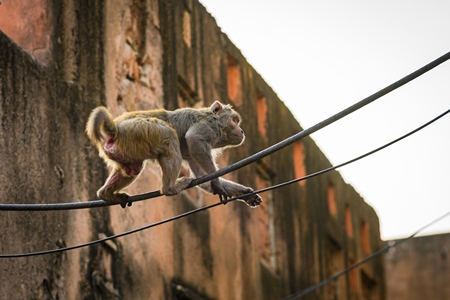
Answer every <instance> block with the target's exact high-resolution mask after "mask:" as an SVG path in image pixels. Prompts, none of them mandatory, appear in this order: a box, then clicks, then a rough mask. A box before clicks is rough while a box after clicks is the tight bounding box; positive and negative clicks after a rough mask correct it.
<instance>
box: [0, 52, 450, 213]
mask: <svg viewBox="0 0 450 300" xmlns="http://www.w3.org/2000/svg"><path fill="white" fill-rule="evenodd" d="M449 59H450V52H448V53H446V54H444V55H443V56H441V57H439V58H437V59H435V60H434V61H432V62H430V63H429V64H427V65H425V66H423V67H422V68H420V69H418V70H416V71H415V72H413V73H411V74H409V75H407V76H405V77H403V78H402V79H400V80H398V81H396V82H394V83H393V84H391V85H389V86H387V87H385V88H383V89H381V90H380V91H378V92H376V93H375V94H373V95H371V96H369V97H367V98H365V99H363V100H361V101H359V102H357V103H355V104H353V105H351V106H349V107H348V108H346V109H344V110H342V111H341V112H339V113H337V114H335V115H333V116H331V117H329V118H328V119H325V120H323V121H322V122H319V123H317V124H316V125H314V126H312V127H310V128H308V129H305V130H303V131H301V132H299V133H297V134H295V135H293V136H291V137H289V138H287V139H285V140H283V141H281V142H279V143H277V144H275V145H272V146H270V147H268V148H266V149H264V150H262V151H260V152H258V153H256V154H253V155H251V156H249V157H247V158H245V159H243V160H241V161H238V162H236V163H233V164H231V165H229V166H228V167H225V168H223V169H220V170H217V171H215V172H213V173H210V174H208V175H205V176H203V177H201V178H196V179H195V180H194V181H193V182H192V183H191V185H190V186H189V187H193V186H196V185H199V184H201V183H204V182H207V181H210V180H212V179H214V178H217V177H220V176H223V175H225V174H228V173H230V172H232V171H235V170H237V169H240V168H242V167H244V166H246V165H249V164H250V163H253V162H255V161H257V160H259V159H261V158H263V157H266V156H268V155H270V154H272V153H274V152H276V151H278V150H280V149H283V148H285V147H287V146H289V145H291V144H293V143H295V142H296V141H299V140H300V139H302V138H304V137H307V136H309V135H311V134H312V133H314V132H316V131H318V130H320V129H322V128H324V127H326V126H328V125H330V124H332V123H334V122H336V121H338V120H340V119H342V118H344V117H346V116H347V115H349V114H351V113H353V112H355V111H356V110H358V109H360V108H362V107H364V106H366V105H368V104H370V103H372V102H373V101H375V100H377V99H378V98H380V97H382V96H384V95H386V94H388V93H390V92H392V91H394V90H396V89H397V88H399V87H401V86H403V85H405V84H407V83H408V82H410V81H412V80H414V79H416V78H417V77H419V76H421V75H423V74H424V73H426V72H428V71H430V70H432V69H434V68H435V67H437V66H439V65H440V64H442V63H444V62H445V61H447V60H449ZM159 196H162V194H161V193H160V192H159V191H152V192H149V193H144V194H139V195H134V196H131V197H130V198H129V200H128V201H129V203H132V202H136V201H142V200H145V199H150V198H155V197H159ZM109 205H112V204H108V203H106V202H105V201H103V200H95V201H88V202H71V203H52V204H0V210H8V211H13V210H14V211H22V210H27V211H31V210H68V209H82V208H93V207H103V206H109Z"/></svg>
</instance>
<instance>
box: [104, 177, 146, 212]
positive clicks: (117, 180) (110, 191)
mask: <svg viewBox="0 0 450 300" xmlns="http://www.w3.org/2000/svg"><path fill="white" fill-rule="evenodd" d="M136 177H137V176H125V175H123V173H122V172H121V170H120V169H115V170H113V171H112V172H111V175H109V177H108V179H107V180H106V182H105V184H104V185H103V186H102V187H101V188H100V189H99V190H98V192H97V196H98V197H100V198H101V199H103V200H104V201H105V202H107V203H114V204H120V206H122V207H123V208H125V207H126V205H127V204H128V206H131V204H132V202H130V203H128V202H127V200H128V198H129V197H130V196H129V195H128V194H127V193H118V192H119V191H120V190H122V189H124V188H126V187H127V186H129V185H130V184H131V183H133V181H134V180H135V179H136Z"/></svg>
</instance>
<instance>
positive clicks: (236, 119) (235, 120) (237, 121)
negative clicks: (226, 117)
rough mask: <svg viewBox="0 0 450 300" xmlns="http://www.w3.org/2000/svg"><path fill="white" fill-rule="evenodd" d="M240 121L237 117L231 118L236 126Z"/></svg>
mask: <svg viewBox="0 0 450 300" xmlns="http://www.w3.org/2000/svg"><path fill="white" fill-rule="evenodd" d="M240 121H241V120H239V117H233V122H234V123H236V124H239V122H240Z"/></svg>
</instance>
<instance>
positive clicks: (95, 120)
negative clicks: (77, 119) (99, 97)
mask: <svg viewBox="0 0 450 300" xmlns="http://www.w3.org/2000/svg"><path fill="white" fill-rule="evenodd" d="M86 133H87V135H88V137H89V139H90V140H91V141H92V143H94V144H95V145H100V144H103V141H104V138H105V136H104V135H105V134H106V136H107V137H113V138H115V137H116V134H117V126H116V124H115V123H114V121H113V117H112V115H111V114H110V113H109V111H108V110H107V109H106V107H104V106H99V107H97V108H95V109H94V110H93V111H92V113H91V115H90V116H89V119H88V122H87V124H86Z"/></svg>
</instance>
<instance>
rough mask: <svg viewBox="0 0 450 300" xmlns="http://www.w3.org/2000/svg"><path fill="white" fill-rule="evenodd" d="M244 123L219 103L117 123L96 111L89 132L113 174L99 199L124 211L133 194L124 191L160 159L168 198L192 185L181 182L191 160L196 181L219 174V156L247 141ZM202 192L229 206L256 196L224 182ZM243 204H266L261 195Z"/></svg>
mask: <svg viewBox="0 0 450 300" xmlns="http://www.w3.org/2000/svg"><path fill="white" fill-rule="evenodd" d="M240 122H241V117H240V115H239V114H238V113H237V112H236V111H234V110H233V109H232V108H231V106H230V105H224V104H222V103H220V102H219V101H215V102H214V103H213V104H212V105H211V107H205V108H200V109H193V108H181V109H178V110H175V111H167V110H163V109H159V110H147V111H134V112H126V113H123V114H122V115H120V116H118V117H117V118H115V119H113V118H112V116H111V114H110V113H109V112H108V110H107V109H106V108H105V107H101V106H100V107H97V108H95V109H94V110H93V112H92V113H91V115H90V117H89V120H88V122H87V126H86V132H87V135H88V137H89V139H90V140H91V141H92V143H93V144H94V145H95V146H96V147H97V148H98V149H99V153H100V156H101V157H102V158H103V159H104V160H105V162H106V164H107V165H108V166H109V167H110V169H111V173H110V175H109V178H108V179H107V180H106V183H105V184H104V185H103V187H101V188H100V189H99V190H98V192H97V195H98V196H99V197H100V198H102V199H103V200H105V201H106V202H109V203H120V204H121V205H122V207H125V205H126V203H127V199H128V197H129V195H128V194H126V193H120V191H121V190H122V189H124V188H125V187H127V186H128V185H130V184H131V183H132V182H133V181H134V180H135V179H136V178H137V177H138V176H139V174H140V173H141V171H142V169H143V168H144V164H145V162H146V161H147V160H157V161H158V163H159V165H160V167H161V170H162V188H161V192H162V193H163V194H164V195H168V196H170V195H176V194H178V193H179V192H181V191H182V190H184V189H185V188H187V187H188V186H189V185H190V184H191V183H192V181H193V178H186V177H179V175H180V169H181V164H182V161H183V160H185V161H187V163H188V165H189V168H190V169H191V173H193V174H194V176H195V177H197V178H198V177H201V176H204V175H206V174H209V173H212V172H214V171H216V169H217V167H216V163H215V155H217V154H220V151H221V150H222V149H225V148H228V147H236V146H239V145H240V144H242V142H243V141H244V139H245V135H244V131H243V130H242V129H241V128H240V127H239V125H240ZM200 187H201V188H203V189H205V190H206V191H208V192H210V193H213V194H218V195H219V197H220V201H222V202H224V203H226V200H227V198H228V197H239V196H241V195H245V194H248V193H251V192H253V189H252V188H250V187H246V186H243V185H240V184H238V183H235V182H232V181H230V180H226V179H223V178H215V179H213V180H211V181H210V182H205V183H203V184H201V185H200ZM242 200H243V201H245V202H246V203H247V204H248V205H249V206H251V207H256V206H259V205H260V204H261V202H262V199H261V197H260V196H259V195H257V194H255V195H250V196H247V197H245V198H243V199H242Z"/></svg>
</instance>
